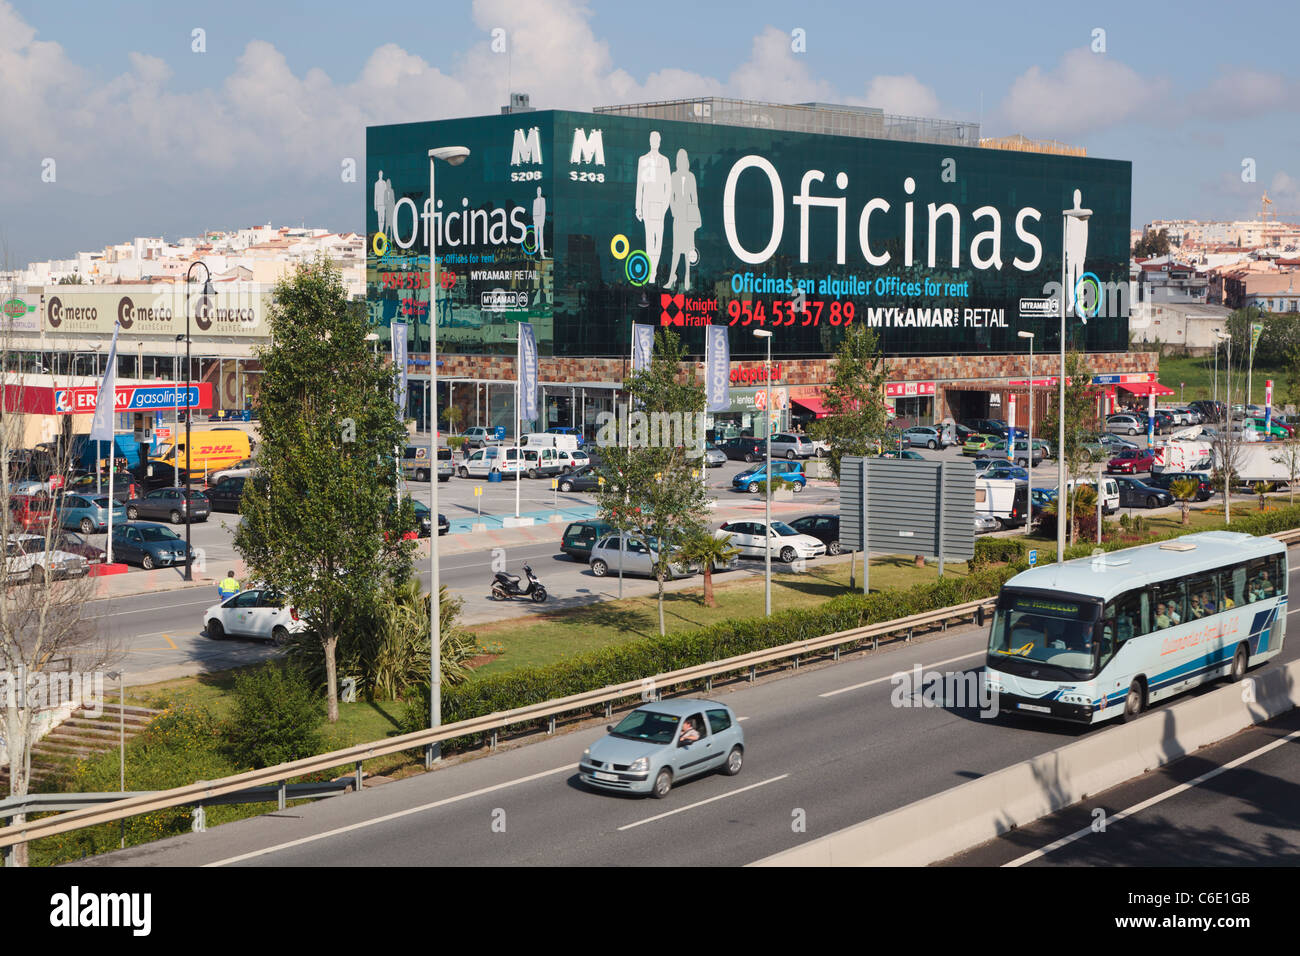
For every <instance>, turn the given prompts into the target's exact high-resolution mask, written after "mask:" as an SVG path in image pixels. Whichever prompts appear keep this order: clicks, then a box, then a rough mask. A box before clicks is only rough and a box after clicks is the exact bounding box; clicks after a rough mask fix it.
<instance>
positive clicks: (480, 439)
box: [462, 425, 501, 448]
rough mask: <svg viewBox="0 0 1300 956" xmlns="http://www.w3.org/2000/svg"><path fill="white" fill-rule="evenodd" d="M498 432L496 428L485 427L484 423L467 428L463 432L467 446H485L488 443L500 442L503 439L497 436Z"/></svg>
mask: <svg viewBox="0 0 1300 956" xmlns="http://www.w3.org/2000/svg"><path fill="white" fill-rule="evenodd" d="M496 434H497V432H496V429H495V428H485V427H484V426H482V425H475V426H473V427H472V428H467V429H465V431H464V432H463V433H462V435H463V437H464V439H465V447H466V448H485V447H487V446H488V445H495V444H499V443H500V442H501V439H499V438H497V437H496Z"/></svg>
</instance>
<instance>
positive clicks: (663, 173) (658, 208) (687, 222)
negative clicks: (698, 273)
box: [636, 131, 702, 292]
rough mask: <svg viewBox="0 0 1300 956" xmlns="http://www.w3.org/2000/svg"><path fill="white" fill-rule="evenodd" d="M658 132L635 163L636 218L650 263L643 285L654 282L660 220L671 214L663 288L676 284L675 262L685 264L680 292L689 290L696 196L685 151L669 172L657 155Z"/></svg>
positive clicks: (660, 251) (660, 245) (661, 234)
mask: <svg viewBox="0 0 1300 956" xmlns="http://www.w3.org/2000/svg"><path fill="white" fill-rule="evenodd" d="M659 142H660V138H659V133H658V131H655V132H652V133H651V134H650V151H649V152H648V153H646V154H645V155H643V156H641V157H640V158H639V159H637V163H636V218H637V221H638V222H643V223H645V253H646V257H647V258H648V259H649V260H650V273H649V276H648V278H647V282H648V283H650V284H651V285H654V284H656V283H657V281H658V279H657V277H658V274H659V258H660V256H661V255H662V254H663V241H664V217H665V216H666V215H667V214H668V213H669V212H670V211H671V212H672V214H673V247H672V254H671V256H670V258H669V266H668V283H667V286H666V288H670V289H671V288H673V287H675V286H676V284H677V263H678V260H679V259H681V260H683V261H684V262H685V264H686V268H685V280H684V285H683V290H684V291H686V292H690V291H691V263H692V262H693V261H697V260H698V258H699V257H698V256H697V254H696V252H695V230H696V229H698V228H700V225H701V222H702V220H701V218H700V197H699V194H698V192H697V191H696V188H695V174H694V173H692V172H691V166H690V160H689V159H688V158H687V155H686V150H684V149H679V150H678V151H677V168H676V170H670V169H669V167H668V157H667V156H665V155H664V154H663V153H661V152H659Z"/></svg>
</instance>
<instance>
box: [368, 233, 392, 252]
mask: <svg viewBox="0 0 1300 956" xmlns="http://www.w3.org/2000/svg"><path fill="white" fill-rule="evenodd" d="M370 248H371V249H373V250H374V252H375V255H377V256H379V257H380V258H382V257H384V256H386V255H387V254H388V237H387V236H386V235H384V234H383V233H382V232H377V233H375V238H374V239H373V240H371V242H370Z"/></svg>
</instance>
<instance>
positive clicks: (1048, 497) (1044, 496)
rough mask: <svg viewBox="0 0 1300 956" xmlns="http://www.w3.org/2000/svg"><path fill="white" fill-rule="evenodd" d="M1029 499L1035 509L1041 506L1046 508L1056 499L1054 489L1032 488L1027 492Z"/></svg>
mask: <svg viewBox="0 0 1300 956" xmlns="http://www.w3.org/2000/svg"><path fill="white" fill-rule="evenodd" d="M1029 500H1030V501H1031V502H1032V503H1033V505H1034V510H1035V511H1038V510H1039V509H1041V508H1046V507H1047V506H1048V505H1050V504H1051V503H1052V502H1053V501H1055V500H1056V489H1055V488H1034V489H1033V490H1032V491H1030V493H1029Z"/></svg>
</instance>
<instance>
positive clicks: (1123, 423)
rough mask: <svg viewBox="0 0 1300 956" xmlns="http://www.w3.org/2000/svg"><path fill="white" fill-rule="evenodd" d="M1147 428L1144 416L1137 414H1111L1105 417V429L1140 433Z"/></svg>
mask: <svg viewBox="0 0 1300 956" xmlns="http://www.w3.org/2000/svg"><path fill="white" fill-rule="evenodd" d="M1146 430H1147V422H1146V416H1143V417H1141V418H1139V417H1138V416H1137V415H1129V414H1127V413H1126V414H1123V415H1111V416H1110V417H1108V418H1107V419H1106V431H1108V432H1119V433H1121V434H1126V435H1140V434H1142V433H1143V432H1145V431H1146Z"/></svg>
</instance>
